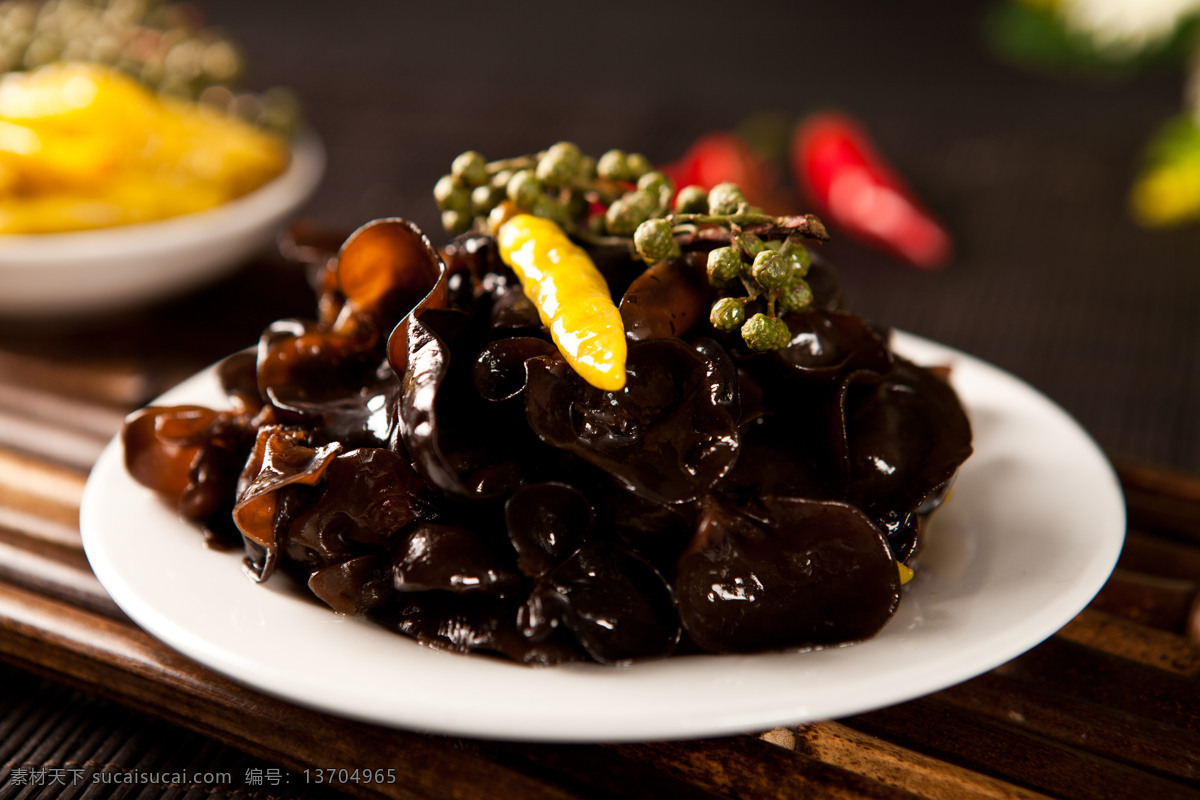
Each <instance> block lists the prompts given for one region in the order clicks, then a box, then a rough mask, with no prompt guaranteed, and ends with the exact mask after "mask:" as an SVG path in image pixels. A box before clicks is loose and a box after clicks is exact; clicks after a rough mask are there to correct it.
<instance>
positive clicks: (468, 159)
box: [450, 150, 488, 186]
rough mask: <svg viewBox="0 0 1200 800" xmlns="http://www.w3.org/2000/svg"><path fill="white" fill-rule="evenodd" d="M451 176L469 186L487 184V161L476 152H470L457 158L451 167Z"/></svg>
mask: <svg viewBox="0 0 1200 800" xmlns="http://www.w3.org/2000/svg"><path fill="white" fill-rule="evenodd" d="M450 174H451V175H453V176H454V177H455V178H457V179H458V181H459V182H460V183H465V184H466V185H467V186H478V185H479V184H481V183H487V179H488V174H487V161H486V160H485V159H484V157H483V156H482V155H480V154H479V153H477V152H475V151H474V150H468V151H467V152H465V153H460V154H459V155H457V156H455V158H454V162H453V163H452V164H451V165H450Z"/></svg>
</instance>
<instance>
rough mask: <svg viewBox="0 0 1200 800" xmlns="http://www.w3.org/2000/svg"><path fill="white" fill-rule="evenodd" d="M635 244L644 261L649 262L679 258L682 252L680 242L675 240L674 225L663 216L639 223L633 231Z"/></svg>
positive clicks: (655, 262) (654, 262)
mask: <svg viewBox="0 0 1200 800" xmlns="http://www.w3.org/2000/svg"><path fill="white" fill-rule="evenodd" d="M633 245H634V247H635V248H637V252H638V255H639V256H640V257H641V259H642V261H645V262H646V263H647V264H657V263H658V262H659V261H665V260H666V259H668V258H677V257H678V256H679V254H680V249H679V242H677V241H675V235H674V231H673V229H672V225H671V223H670V222H669V221H667V220H665V219H662V218H658V219H648V220H646V221H645V222H643V223H642V224H641V225H638V227H637V230H636V231H634V233H633Z"/></svg>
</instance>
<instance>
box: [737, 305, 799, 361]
mask: <svg viewBox="0 0 1200 800" xmlns="http://www.w3.org/2000/svg"><path fill="white" fill-rule="evenodd" d="M742 339H743V340H744V341H745V342H746V346H747V347H749V348H750V349H751V350H757V351H758V352H766V351H768V350H782V349H783V348H784V347H787V346H788V343H789V342H790V341H791V339H792V333H791V331H790V330H788V326H787V323H786V322H784V321H783V320H781V319H779V318H778V317H768V316H767V315H766V314H763V313H761V312H759V313H758V314H755V315H754V316H753V317H751V318H750V319H748V320H746V322H745V324H744V325H742Z"/></svg>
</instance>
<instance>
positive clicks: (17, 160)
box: [0, 63, 288, 234]
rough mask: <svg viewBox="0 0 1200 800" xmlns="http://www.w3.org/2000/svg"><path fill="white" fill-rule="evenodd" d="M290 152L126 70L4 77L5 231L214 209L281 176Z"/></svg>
mask: <svg viewBox="0 0 1200 800" xmlns="http://www.w3.org/2000/svg"><path fill="white" fill-rule="evenodd" d="M287 164H288V147H287V144H286V142H284V141H283V140H282V139H281V138H279V137H278V136H275V135H272V134H269V133H266V132H264V131H261V130H259V129H257V128H255V127H253V126H251V125H249V124H246V123H244V122H241V121H240V120H237V119H235V118H232V117H230V116H228V115H226V114H224V113H223V112H220V111H217V110H215V109H210V108H206V107H204V106H202V105H198V104H196V103H192V102H188V101H184V100H179V99H174V98H169V97H163V96H159V95H157V94H155V93H154V92H152V91H150V90H149V89H147V88H146V87H144V86H143V85H142V84H140V83H138V82H137V81H135V80H134V79H132V78H130V77H127V76H126V75H124V74H123V73H121V72H118V71H116V70H113V69H110V68H107V67H103V66H100V65H96V64H88V63H61V64H53V65H49V66H46V67H42V68H40V69H38V70H35V71H32V72H10V73H6V74H5V75H4V76H3V77H0V233H3V234H29V233H55V232H64V231H75V230H85V229H89V228H104V227H110V226H115V225H128V224H131V223H136V222H149V221H152V220H160V219H165V218H168V217H174V216H179V215H181V214H188V213H191V212H194V211H202V210H204V209H208V208H212V207H214V206H217V205H220V204H222V203H224V202H227V201H229V200H232V199H233V198H236V197H240V196H242V195H244V194H247V193H249V192H251V191H253V190H254V189H257V188H258V187H260V186H262V185H263V184H265V183H267V182H268V181H270V180H271V179H273V178H275V177H276V176H277V175H279V174H280V173H281V172H283V170H284V169H285V168H286V167H287Z"/></svg>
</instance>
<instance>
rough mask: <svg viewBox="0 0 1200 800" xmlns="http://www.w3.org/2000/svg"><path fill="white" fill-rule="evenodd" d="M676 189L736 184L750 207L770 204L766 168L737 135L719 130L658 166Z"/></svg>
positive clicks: (703, 137) (708, 187)
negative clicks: (678, 155) (673, 160)
mask: <svg viewBox="0 0 1200 800" xmlns="http://www.w3.org/2000/svg"><path fill="white" fill-rule="evenodd" d="M659 169H660V170H662V171H663V172H664V173H665V174H666V175H667V176H668V177H669V178H671V180H673V181H674V182H675V186H676V187H677V188H683V187H684V186H702V187H704V188H705V189H711V188H712V187H714V186H716V185H717V184H718V183H724V182H726V181H729V182H732V183H736V184H737V185H738V186H740V187H741V188H742V194H744V195H745V196H746V199H747V200H749V201H750V202H751V203H752V204H754V205H758V206H765V205H766V204H768V203H769V202H770V199H771V198H770V190H769V188H768V185H767V184H768V181H767V175H766V169H765V167H764V165H763V163H762V161H761V159H759V158H758V156H757V155H755V153H754V151H753V150H751V149H750V147H749V145H747V144H746V143H745V142H744V141H742V139H741V138H740V137H738V136H737V135H736V134H733V133H728V132H725V131H720V132H716V133H710V134H707V135H705V136H702V137H700V138H699V139H697V140H696V141H695V142H693V143H692V145H691V146H690V147H689V148H688V149H687V152H685V153H684V154H683V157H682V158H680V159H679V160H678V161H675V162H672V163H670V164H664V165H662V166H660V167H659Z"/></svg>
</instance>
